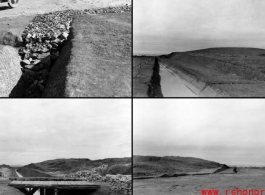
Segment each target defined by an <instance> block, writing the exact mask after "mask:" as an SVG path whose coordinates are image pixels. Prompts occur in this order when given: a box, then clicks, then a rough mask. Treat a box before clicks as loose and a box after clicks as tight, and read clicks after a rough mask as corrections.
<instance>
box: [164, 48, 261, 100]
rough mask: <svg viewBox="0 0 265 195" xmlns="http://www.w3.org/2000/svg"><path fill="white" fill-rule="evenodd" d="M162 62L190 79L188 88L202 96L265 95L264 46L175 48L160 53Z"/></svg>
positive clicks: (187, 79)
mask: <svg viewBox="0 0 265 195" xmlns="http://www.w3.org/2000/svg"><path fill="white" fill-rule="evenodd" d="M160 63H162V64H164V65H166V67H167V68H168V69H170V70H172V71H173V72H175V73H176V74H178V75H180V77H181V78H182V79H184V80H185V81H186V82H188V83H190V86H189V88H191V89H192V90H193V91H194V92H196V94H197V95H199V96H211V97H212V96H230V97H243V96H244V97H249V96H252V97H264V96H265V87H264V86H265V85H264V84H265V50H264V49H258V48H209V49H203V50H196V51H188V52H173V53H171V54H168V55H162V56H160ZM213 91H214V92H213Z"/></svg>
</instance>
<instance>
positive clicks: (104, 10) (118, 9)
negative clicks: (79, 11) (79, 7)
mask: <svg viewBox="0 0 265 195" xmlns="http://www.w3.org/2000/svg"><path fill="white" fill-rule="evenodd" d="M131 10H132V6H131V5H128V4H126V5H122V6H117V7H106V8H99V9H85V10H84V11H83V13H85V14H102V13H124V12H131Z"/></svg>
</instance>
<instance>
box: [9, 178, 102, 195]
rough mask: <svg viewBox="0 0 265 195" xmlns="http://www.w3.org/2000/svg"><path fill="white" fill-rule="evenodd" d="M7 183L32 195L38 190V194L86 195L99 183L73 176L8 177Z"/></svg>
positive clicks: (98, 186) (95, 188) (26, 194)
mask: <svg viewBox="0 0 265 195" xmlns="http://www.w3.org/2000/svg"><path fill="white" fill-rule="evenodd" d="M10 180H11V182H10V183H9V184H8V185H9V186H12V187H14V188H17V189H18V190H19V191H21V192H22V193H23V194H25V195H33V194H34V193H35V192H36V191H37V190H39V192H40V195H79V194H80V195H81V194H82V195H88V194H91V192H93V191H95V190H97V189H98V188H100V185H98V184H95V183H91V182H88V181H85V179H74V178H50V177H23V178H10Z"/></svg>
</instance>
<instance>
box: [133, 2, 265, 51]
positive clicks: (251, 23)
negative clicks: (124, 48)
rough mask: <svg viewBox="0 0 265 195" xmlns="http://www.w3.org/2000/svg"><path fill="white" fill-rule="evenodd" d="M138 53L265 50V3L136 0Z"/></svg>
mask: <svg viewBox="0 0 265 195" xmlns="http://www.w3.org/2000/svg"><path fill="white" fill-rule="evenodd" d="M133 6H134V8H133V28H134V29H133V35H134V36H133V45H134V47H133V52H134V54H150V53H151V54H152V53H153V54H157V53H171V52H173V51H189V50H195V49H202V48H210V47H257V48H265V11H264V10H265V1H262V0H200V1H198V0H152V1H150V0H134V1H133Z"/></svg>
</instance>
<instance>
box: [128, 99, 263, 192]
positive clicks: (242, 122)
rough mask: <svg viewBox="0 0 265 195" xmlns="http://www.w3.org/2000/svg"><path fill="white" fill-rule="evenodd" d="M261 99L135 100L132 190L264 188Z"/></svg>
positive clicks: (206, 190) (246, 190) (222, 190)
mask: <svg viewBox="0 0 265 195" xmlns="http://www.w3.org/2000/svg"><path fill="white" fill-rule="evenodd" d="M264 110H265V101H264V100H263V99H222V98H221V99H220V98H219V99H151V100H147V99H135V100H134V112H133V117H134V121H133V127H134V129H133V194H134V195H161V194H163V195H262V194H264V193H265V188H264V178H265V163H264V162H265V154H264V148H265V142H264V136H265V132H264V125H265V120H264V118H265V113H264Z"/></svg>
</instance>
